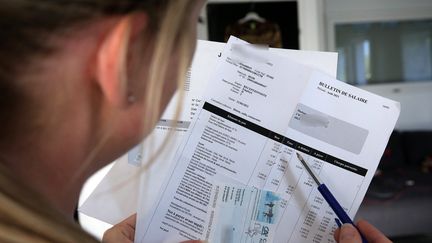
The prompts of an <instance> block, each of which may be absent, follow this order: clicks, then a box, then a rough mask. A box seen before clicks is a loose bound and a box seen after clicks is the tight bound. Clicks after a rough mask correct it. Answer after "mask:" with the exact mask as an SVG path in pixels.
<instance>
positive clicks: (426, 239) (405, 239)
mask: <svg viewBox="0 0 432 243" xmlns="http://www.w3.org/2000/svg"><path fill="white" fill-rule="evenodd" d="M390 240H392V241H393V243H431V242H432V237H431V236H427V235H408V236H401V237H394V238H390Z"/></svg>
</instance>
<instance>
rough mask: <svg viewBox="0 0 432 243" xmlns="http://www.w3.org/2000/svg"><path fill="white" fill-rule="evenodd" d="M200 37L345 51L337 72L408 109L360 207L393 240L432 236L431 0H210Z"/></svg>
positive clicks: (423, 239) (424, 239) (425, 239)
mask: <svg viewBox="0 0 432 243" xmlns="http://www.w3.org/2000/svg"><path fill="white" fill-rule="evenodd" d="M198 29H199V32H198V38H199V39H203V40H212V41H226V40H227V38H228V37H229V35H235V36H237V37H239V38H242V39H245V40H247V41H249V42H251V43H255V44H265V45H269V46H271V47H282V48H289V49H300V50H316V51H335V52H338V54H339V61H338V75H337V78H338V79H339V80H342V81H344V82H347V83H350V84H352V85H356V86H358V87H360V88H362V89H366V90H369V91H371V92H374V93H377V94H379V95H382V96H385V97H387V98H390V99H393V100H396V101H399V102H400V103H401V107H402V112H401V115H400V118H399V121H398V124H397V125H396V130H395V132H394V133H393V134H392V136H391V139H390V142H389V144H388V146H387V149H386V150H385V153H384V155H383V158H382V160H381V163H380V166H379V170H378V171H377V174H376V176H375V177H374V179H373V181H372V184H371V186H370V188H369V191H368V193H367V196H366V198H365V200H364V202H363V204H362V206H361V208H360V210H359V212H358V214H357V218H365V219H367V220H369V221H370V222H372V223H373V224H375V225H376V226H377V227H378V228H380V229H381V230H382V231H383V232H384V233H385V234H386V235H388V236H389V237H391V239H392V240H393V241H394V242H432V238H431V236H432V226H431V225H432V174H431V173H432V0H409V1H408V0H361V1H359V0H297V1H295V0H285V1H275V0H272V1H265V0H261V1H247V0H245V1H242V0H208V2H207V4H206V6H205V7H204V9H203V11H202V13H201V20H200V23H199V24H198Z"/></svg>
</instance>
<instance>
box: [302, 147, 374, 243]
mask: <svg viewBox="0 0 432 243" xmlns="http://www.w3.org/2000/svg"><path fill="white" fill-rule="evenodd" d="M297 158H298V159H299V160H300V162H301V163H302V164H303V167H304V168H305V169H306V170H307V171H308V173H309V175H310V176H311V177H312V179H313V180H314V181H315V183H316V184H317V185H318V191H319V192H320V193H321V195H322V196H323V197H324V199H325V200H326V201H327V203H328V204H329V205H330V207H331V208H332V209H333V211H334V212H335V213H336V215H337V217H338V218H339V220H340V222H342V224H345V223H349V224H352V225H353V226H354V227H355V228H357V226H356V225H355V224H354V222H353V221H352V220H351V218H350V217H349V216H348V214H347V213H346V212H345V210H344V209H343V208H342V207H341V205H340V204H339V202H338V201H337V200H336V198H335V197H334V196H333V194H332V193H331V192H330V190H329V189H328V188H327V186H326V185H325V184H324V183H321V182H320V180H319V179H318V177H317V176H316V175H315V173H314V172H313V171H312V170H311V168H310V167H309V165H308V164H307V163H306V161H305V160H304V159H303V157H302V156H301V155H300V154H299V153H297ZM340 222H338V220H336V223H337V224H338V226H339V227H340ZM357 230H358V229H357ZM358 232H359V233H360V235H361V238H362V241H363V243H367V242H368V241H367V240H366V238H365V237H364V236H363V235H362V233H361V232H360V230H358Z"/></svg>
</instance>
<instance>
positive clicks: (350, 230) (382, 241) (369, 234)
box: [334, 220, 391, 243]
mask: <svg viewBox="0 0 432 243" xmlns="http://www.w3.org/2000/svg"><path fill="white" fill-rule="evenodd" d="M357 228H358V229H359V230H360V231H361V233H362V234H363V236H364V237H365V238H366V240H367V241H368V242H369V243H388V242H390V243H391V241H390V240H389V239H388V238H387V237H386V236H385V235H384V234H383V233H381V231H379V230H378V229H377V228H375V227H374V226H373V225H371V224H370V223H368V222H367V221H366V220H359V221H358V222H357ZM334 238H335V240H336V241H337V242H338V243H362V240H361V236H360V234H359V232H358V231H357V229H356V228H354V226H353V225H351V224H344V225H342V227H341V228H340V229H337V230H336V231H335V232H334Z"/></svg>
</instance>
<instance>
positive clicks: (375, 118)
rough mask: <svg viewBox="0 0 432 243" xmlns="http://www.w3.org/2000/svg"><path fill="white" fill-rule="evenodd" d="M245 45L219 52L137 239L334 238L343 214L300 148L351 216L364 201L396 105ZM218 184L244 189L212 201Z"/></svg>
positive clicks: (229, 191)
mask: <svg viewBox="0 0 432 243" xmlns="http://www.w3.org/2000/svg"><path fill="white" fill-rule="evenodd" d="M241 43H242V42H241V41H240V40H238V39H231V40H230V42H229V43H228V46H227V48H226V49H225V51H224V52H223V53H222V55H221V64H220V66H219V69H218V70H217V71H216V72H215V73H214V74H213V75H212V76H211V79H210V80H209V83H208V87H207V92H206V93H205V95H204V96H203V102H202V103H201V109H199V110H198V111H197V114H196V116H195V119H194V121H193V122H192V123H191V125H190V127H189V131H188V133H187V134H186V135H185V139H184V140H183V142H182V144H181V145H180V147H179V149H178V151H177V153H176V156H175V158H174V165H173V167H172V168H171V170H170V172H169V173H168V178H167V179H166V181H165V183H164V185H163V186H162V189H161V193H160V196H159V198H158V200H157V202H156V204H155V205H154V207H153V210H151V212H150V213H148V214H144V213H140V212H138V223H137V231H136V236H135V241H137V242H179V241H182V240H187V239H207V238H209V239H210V238H211V237H213V238H214V239H216V240H219V241H220V242H229V241H228V240H231V239H232V240H233V242H242V241H245V242H246V241H247V240H251V241H252V242H260V241H261V242H277V243H287V242H295V243H298V242H333V241H334V240H333V231H334V229H335V228H336V224H335V222H334V218H335V217H336V216H335V214H334V213H333V211H332V209H331V208H330V207H329V205H328V204H327V203H326V201H325V200H324V199H323V197H322V196H321V195H320V193H319V192H318V190H317V188H316V186H315V185H314V182H313V180H312V178H311V177H310V176H309V174H308V173H307V171H306V170H305V169H304V167H303V166H302V164H301V162H300V161H299V160H298V158H297V156H296V154H297V153H299V154H301V156H302V157H303V158H304V160H305V161H306V162H307V163H308V164H309V165H311V168H312V170H314V172H315V173H316V174H317V175H319V176H320V178H321V179H322V180H323V181H325V182H326V185H327V186H328V187H329V189H330V190H331V191H332V193H334V195H335V197H336V198H337V199H338V201H339V202H340V204H341V206H342V207H343V209H344V210H345V211H346V212H347V214H348V215H349V216H350V217H353V216H354V215H355V213H356V211H357V209H358V207H359V206H360V203H361V201H362V199H363V197H364V195H365V193H366V190H367V188H368V185H369V183H370V181H371V180H372V177H373V175H374V172H375V170H376V168H377V165H378V163H379V159H380V158H381V155H382V153H383V151H384V148H385V146H386V143H387V141H388V139H389V137H390V134H391V132H392V130H393V128H394V126H395V123H396V121H397V118H398V115H399V112H400V106H399V104H398V103H397V102H394V101H392V100H388V99H385V98H383V97H380V96H377V95H374V94H371V93H369V92H366V91H364V90H361V89H359V88H356V87H353V86H350V85H348V84H346V83H343V82H340V81H338V80H336V79H334V78H332V77H330V76H328V75H326V74H324V73H321V72H319V71H316V70H314V69H312V68H310V67H307V66H304V65H301V64H299V63H296V62H294V61H292V60H289V59H287V58H284V57H281V56H279V55H275V54H272V53H270V52H268V51H266V50H262V49H258V50H257V49H254V48H253V47H250V46H244V48H241V50H242V52H241V53H236V52H237V51H238V48H234V49H233V48H232V47H233V44H241ZM243 44H244V43H243ZM234 46H235V45H234ZM245 53H247V55H246V54H245ZM250 57H254V58H252V59H251V58H250ZM258 57H259V58H258ZM306 128H307V129H306ZM344 141H345V143H344ZM215 182H217V183H215ZM219 182H223V183H227V184H228V185H229V184H240V185H242V186H246V187H245V188H246V189H241V188H240V187H239V188H230V187H229V188H227V187H225V186H223V187H220V190H219V194H218V197H217V198H219V201H218V200H216V202H219V203H218V204H216V206H213V202H214V201H212V188H214V187H215V185H217V184H218V183H219ZM247 188H256V191H254V190H250V189H247ZM221 190H222V191H221ZM243 193H244V197H242V194H243ZM231 197H232V198H231ZM145 199H146V198H145V197H142V200H145ZM228 199H229V200H228ZM276 199H277V200H276ZM240 203H242V204H244V203H248V205H247V206H242V207H238V206H237V205H239V204H240ZM218 205H219V206H218ZM276 205H278V206H276ZM218 208H219V209H218ZM212 212H213V219H212ZM281 212H283V213H281ZM233 215H235V216H234V218H233ZM269 216H271V217H269ZM211 220H214V222H215V223H214V224H213V223H211ZM217 222H220V223H217ZM242 224H243V225H242ZM206 225H207V226H211V227H213V228H214V227H216V230H217V232H218V233H211V232H212V229H210V230H209V229H208V228H209V227H206ZM217 227H219V228H217ZM209 232H210V233H209ZM248 237H249V238H248ZM247 242H250V241H247Z"/></svg>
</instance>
